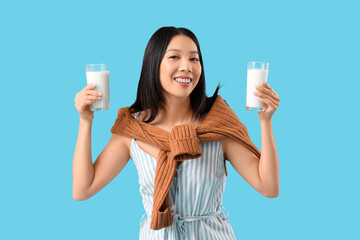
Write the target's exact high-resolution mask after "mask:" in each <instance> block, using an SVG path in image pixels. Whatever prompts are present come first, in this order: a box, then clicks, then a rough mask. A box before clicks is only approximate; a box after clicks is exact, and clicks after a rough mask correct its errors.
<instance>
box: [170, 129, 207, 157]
mask: <svg viewBox="0 0 360 240" xmlns="http://www.w3.org/2000/svg"><path fill="white" fill-rule="evenodd" d="M170 152H171V156H172V158H173V159H174V160H175V161H183V160H186V159H194V158H198V157H201V155H202V151H201V148H200V141H199V139H198V137H197V133H196V129H195V126H194V124H183V125H179V126H175V127H173V129H172V130H171V133H170Z"/></svg>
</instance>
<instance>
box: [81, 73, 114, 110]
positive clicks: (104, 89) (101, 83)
mask: <svg viewBox="0 0 360 240" xmlns="http://www.w3.org/2000/svg"><path fill="white" fill-rule="evenodd" d="M86 81H87V84H91V83H95V84H96V87H95V88H93V89H91V90H96V91H99V92H101V93H102V94H103V95H102V96H101V100H100V101H98V100H97V101H96V102H94V103H93V104H91V106H90V108H91V110H92V111H97V110H108V109H110V91H109V71H100V72H86Z"/></svg>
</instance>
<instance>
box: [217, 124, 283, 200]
mask: <svg viewBox="0 0 360 240" xmlns="http://www.w3.org/2000/svg"><path fill="white" fill-rule="evenodd" d="M261 133H262V134H261V135H262V149H261V158H260V159H259V158H258V157H256V156H255V154H253V153H252V152H251V151H250V150H249V149H247V148H246V147H244V146H243V145H242V144H241V143H239V142H236V141H234V140H232V139H230V138H226V139H224V140H223V141H222V145H223V151H224V154H225V155H226V157H227V159H228V160H229V162H230V163H231V165H232V166H233V167H234V168H235V170H236V171H237V172H238V173H239V174H240V175H241V176H242V177H243V178H244V180H245V181H246V182H248V183H249V184H250V185H251V186H252V187H253V188H254V189H255V190H257V191H258V192H259V193H261V194H262V195H264V196H265V197H270V198H272V197H277V196H278V195H279V191H280V188H279V160H278V156H277V150H276V145H275V140H274V135H273V132H272V127H271V121H270V122H269V121H261Z"/></svg>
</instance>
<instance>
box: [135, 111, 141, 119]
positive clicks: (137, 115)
mask: <svg viewBox="0 0 360 240" xmlns="http://www.w3.org/2000/svg"><path fill="white" fill-rule="evenodd" d="M139 114H140V111H139V112H137V113H135V119H138V117H139Z"/></svg>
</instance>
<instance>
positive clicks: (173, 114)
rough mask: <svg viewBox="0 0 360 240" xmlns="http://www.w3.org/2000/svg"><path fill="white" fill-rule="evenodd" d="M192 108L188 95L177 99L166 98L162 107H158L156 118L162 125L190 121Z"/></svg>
mask: <svg viewBox="0 0 360 240" xmlns="http://www.w3.org/2000/svg"><path fill="white" fill-rule="evenodd" d="M192 114H193V109H192V106H191V102H190V97H188V98H186V99H184V100H179V99H172V100H167V101H166V103H165V107H164V109H160V110H159V113H158V116H157V118H158V117H159V118H158V119H159V120H160V122H161V124H162V125H166V126H177V125H180V124H186V123H192V122H193V120H194V119H192Z"/></svg>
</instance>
